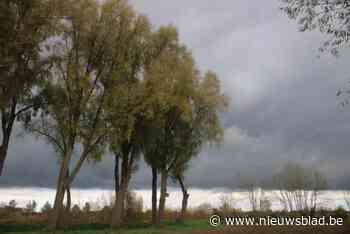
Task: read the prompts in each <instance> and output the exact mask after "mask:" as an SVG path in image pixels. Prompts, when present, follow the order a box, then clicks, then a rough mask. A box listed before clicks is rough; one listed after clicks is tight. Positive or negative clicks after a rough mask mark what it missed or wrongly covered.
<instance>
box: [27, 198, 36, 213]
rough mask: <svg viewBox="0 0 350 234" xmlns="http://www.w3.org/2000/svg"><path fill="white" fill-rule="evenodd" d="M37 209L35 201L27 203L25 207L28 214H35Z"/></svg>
mask: <svg viewBox="0 0 350 234" xmlns="http://www.w3.org/2000/svg"><path fill="white" fill-rule="evenodd" d="M36 207H37V203H36V201H34V200H33V201H29V202H28V203H27V205H26V210H27V211H28V212H29V213H33V212H35V209H36Z"/></svg>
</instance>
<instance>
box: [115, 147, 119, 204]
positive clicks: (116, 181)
mask: <svg viewBox="0 0 350 234" xmlns="http://www.w3.org/2000/svg"><path fill="white" fill-rule="evenodd" d="M119 189H120V182H119V155H118V154H115V165H114V191H115V200H114V202H115V203H117V200H118V192H119Z"/></svg>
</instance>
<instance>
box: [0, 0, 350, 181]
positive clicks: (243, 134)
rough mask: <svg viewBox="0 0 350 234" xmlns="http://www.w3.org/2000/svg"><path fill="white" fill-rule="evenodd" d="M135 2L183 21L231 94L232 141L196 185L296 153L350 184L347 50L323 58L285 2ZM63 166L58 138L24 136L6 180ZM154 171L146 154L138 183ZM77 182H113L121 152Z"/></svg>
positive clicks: (211, 155) (255, 172)
mask: <svg viewBox="0 0 350 234" xmlns="http://www.w3.org/2000/svg"><path fill="white" fill-rule="evenodd" d="M131 2H132V3H133V4H134V5H135V8H137V9H138V10H139V11H141V12H143V13H145V14H147V15H149V16H150V18H151V20H152V22H153V23H154V24H155V25H161V24H168V23H172V24H174V25H176V26H178V27H179V29H180V36H181V39H182V40H183V41H184V42H185V43H186V44H187V45H188V46H189V47H190V48H191V49H192V51H193V54H194V56H195V58H196V60H197V63H198V65H199V67H200V68H201V70H207V69H211V70H214V71H216V72H217V73H218V74H219V76H220V78H221V79H222V84H223V88H224V90H225V92H226V94H227V95H228V96H230V98H231V100H232V103H231V107H230V110H229V112H228V113H225V114H223V116H222V119H223V122H224V125H225V129H226V131H225V136H226V138H225V141H224V142H223V144H222V146H221V147H220V148H215V147H214V148H209V147H205V148H204V149H203V151H202V152H201V154H200V155H199V156H198V157H197V158H196V159H195V160H194V161H193V162H192V167H191V169H190V170H189V172H188V174H187V178H186V181H187V183H188V184H189V185H190V186H192V187H200V188H211V187H227V188H236V187H237V186H238V184H239V177H240V176H247V175H250V176H255V177H256V178H258V180H259V181H262V182H266V181H267V182H268V181H269V180H270V179H271V176H272V174H273V173H275V172H277V171H278V170H280V168H281V167H282V166H283V164H285V163H286V162H289V161H293V162H299V163H302V164H304V165H306V166H313V167H317V168H319V169H320V170H322V171H323V172H324V173H325V174H326V176H327V177H328V178H329V181H330V184H331V186H332V188H350V183H349V181H348V179H347V178H349V176H350V170H349V165H350V158H349V152H350V146H349V143H348V139H350V107H345V108H340V107H339V105H338V104H339V102H340V100H339V99H337V98H336V92H337V90H338V89H339V88H340V87H343V86H344V85H345V84H346V82H347V80H348V78H349V77H350V74H349V71H348V64H347V61H349V59H350V51H349V50H344V51H343V53H342V56H341V57H340V58H339V59H336V58H334V57H332V56H329V55H326V54H323V55H321V58H317V56H318V55H319V53H318V47H319V45H320V43H321V42H322V36H321V35H319V34H318V33H299V32H297V25H296V24H295V22H291V21H289V20H288V19H287V17H286V16H284V15H282V13H281V12H280V11H279V9H278V1H268V2H266V1H243V0H239V1H220V3H213V1H209V0H205V1H203V0H200V1H199V0H197V1H195V0H192V1H188V0H187V1H184V0H181V1H146V0H133V1H131ZM57 173H58V167H57V158H56V157H55V156H54V154H53V152H52V150H51V147H50V146H48V145H46V144H45V143H44V142H42V141H40V140H36V139H35V138H33V137H30V136H26V137H24V138H20V139H18V138H16V139H14V140H13V142H12V144H11V147H10V155H9V158H8V161H7V165H6V168H5V175H4V176H3V177H1V178H0V187H6V186H41V187H54V186H55V183H56V176H57ZM150 176H151V173H150V170H149V168H148V167H147V166H146V165H145V164H144V163H142V162H141V163H140V168H139V171H138V172H137V173H136V174H135V176H134V177H133V179H132V187H134V188H149V187H150ZM74 185H75V186H76V187H84V188H87V187H99V188H113V157H112V156H111V155H106V157H105V159H104V160H103V161H102V162H101V163H99V164H96V165H85V167H84V168H83V170H82V171H81V173H80V175H79V176H78V178H77V180H76V182H75V184H74Z"/></svg>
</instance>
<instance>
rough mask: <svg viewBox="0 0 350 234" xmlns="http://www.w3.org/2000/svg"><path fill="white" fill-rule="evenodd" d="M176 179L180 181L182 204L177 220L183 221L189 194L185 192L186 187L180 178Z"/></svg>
mask: <svg viewBox="0 0 350 234" xmlns="http://www.w3.org/2000/svg"><path fill="white" fill-rule="evenodd" d="M177 179H178V181H179V183H180V186H181V191H182V206H181V213H180V217H179V221H180V222H183V220H184V218H185V215H186V211H187V204H188V198H189V197H190V194H189V193H188V192H187V189H186V187H185V185H184V183H183V181H182V178H181V177H178V178H177Z"/></svg>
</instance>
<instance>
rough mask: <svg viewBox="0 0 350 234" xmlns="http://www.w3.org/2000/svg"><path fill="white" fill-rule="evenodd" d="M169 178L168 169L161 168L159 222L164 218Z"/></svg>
mask: <svg viewBox="0 0 350 234" xmlns="http://www.w3.org/2000/svg"><path fill="white" fill-rule="evenodd" d="M167 180H168V172H167V170H166V169H162V170H161V177H160V197H159V208H158V224H160V223H161V221H162V220H163V219H164V213H165V201H166V198H167V196H168V193H167Z"/></svg>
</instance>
